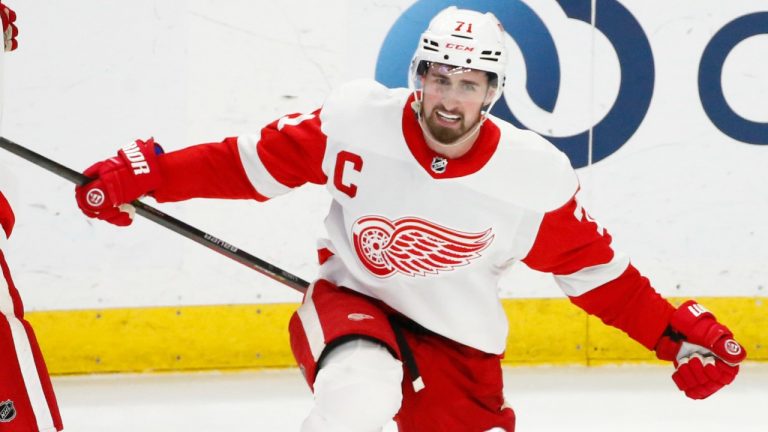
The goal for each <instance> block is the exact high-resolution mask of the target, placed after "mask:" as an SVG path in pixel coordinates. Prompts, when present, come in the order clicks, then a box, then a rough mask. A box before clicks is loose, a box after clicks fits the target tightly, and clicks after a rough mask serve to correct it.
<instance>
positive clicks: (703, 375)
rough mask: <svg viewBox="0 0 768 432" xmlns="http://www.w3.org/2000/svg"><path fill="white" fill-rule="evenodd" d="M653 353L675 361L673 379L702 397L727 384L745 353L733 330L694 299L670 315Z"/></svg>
mask: <svg viewBox="0 0 768 432" xmlns="http://www.w3.org/2000/svg"><path fill="white" fill-rule="evenodd" d="M656 356H657V357H658V358H660V359H662V360H669V361H672V362H674V364H675V369H676V370H675V373H674V374H672V380H673V381H674V382H675V384H677V387H678V388H679V389H680V390H682V391H683V392H685V395H686V396H688V397H689V398H691V399H705V398H707V397H709V396H710V395H711V394H713V393H715V392H716V391H718V390H720V389H721V388H723V387H724V386H725V385H728V384H730V383H731V382H732V381H733V379H734V378H736V374H737V373H739V363H741V362H742V361H743V360H744V359H745V358H746V357H747V352H746V351H745V350H744V348H743V347H742V346H741V345H740V344H739V343H738V342H736V341H735V340H734V339H733V333H731V331H730V330H728V328H727V327H726V326H724V325H722V324H720V323H719V322H717V319H715V316H714V315H713V314H712V313H711V312H709V311H708V310H707V309H705V308H704V307H703V306H701V305H700V304H698V303H696V302H695V301H693V300H688V301H687V302H685V303H683V304H682V305H680V307H679V308H677V310H676V311H675V312H674V313H673V314H672V317H671V319H670V323H669V328H668V329H667V331H666V332H665V333H664V335H663V336H662V337H661V339H659V342H658V343H657V345H656Z"/></svg>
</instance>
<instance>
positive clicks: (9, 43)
mask: <svg viewBox="0 0 768 432" xmlns="http://www.w3.org/2000/svg"><path fill="white" fill-rule="evenodd" d="M0 18H2V21H3V42H4V44H3V45H4V47H5V51H13V50H15V49H16V48H17V47H18V46H19V43H18V42H17V41H16V36H18V35H19V29H18V28H16V24H14V22H15V21H16V12H14V11H12V10H11V9H9V8H8V7H7V6H6V5H4V4H2V3H0Z"/></svg>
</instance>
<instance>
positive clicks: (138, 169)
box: [122, 142, 150, 175]
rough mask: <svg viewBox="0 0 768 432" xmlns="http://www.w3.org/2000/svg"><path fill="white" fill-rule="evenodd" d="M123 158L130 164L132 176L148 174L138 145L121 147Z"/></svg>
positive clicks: (147, 165)
mask: <svg viewBox="0 0 768 432" xmlns="http://www.w3.org/2000/svg"><path fill="white" fill-rule="evenodd" d="M122 150H123V153H125V158H126V159H128V160H129V161H130V162H131V167H132V168H133V175H139V174H149V171H150V170H149V164H148V163H147V160H146V159H145V158H144V155H143V154H142V153H141V149H140V148H139V144H138V143H136V142H132V143H130V144H127V145H125V146H123V147H122Z"/></svg>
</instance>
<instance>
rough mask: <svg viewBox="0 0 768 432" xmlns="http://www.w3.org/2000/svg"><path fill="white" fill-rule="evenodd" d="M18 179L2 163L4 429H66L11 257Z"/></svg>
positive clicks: (1, 10)
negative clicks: (13, 276)
mask: <svg viewBox="0 0 768 432" xmlns="http://www.w3.org/2000/svg"><path fill="white" fill-rule="evenodd" d="M0 17H2V22H3V33H4V46H5V51H13V50H15V49H16V47H17V46H18V43H17V41H16V36H17V34H18V30H17V28H16V25H15V24H14V21H15V20H16V14H15V13H14V12H13V11H12V10H11V9H9V8H8V7H6V6H5V5H3V4H2V3H0ZM13 190H14V187H13V179H12V177H11V174H10V172H8V170H7V169H6V168H5V167H3V164H2V163H0V269H1V270H2V275H0V365H2V367H0V432H20V431H24V432H37V431H57V430H62V424H61V416H60V415H59V408H58V405H57V403H56V396H55V395H54V393H53V387H52V386H51V379H50V377H49V376H48V370H47V369H46V366H45V361H44V360H43V356H42V354H41V352H40V347H39V346H38V344H37V339H36V338H35V333H34V331H33V330H32V326H30V324H29V322H27V321H26V320H25V319H24V306H23V305H22V303H21V298H20V297H19V292H18V291H17V290H16V287H15V286H14V284H13V280H12V279H11V272H10V269H9V268H8V263H7V261H6V251H7V247H8V241H9V237H10V236H11V232H12V231H13V226H14V223H15V221H16V219H15V216H14V213H13V209H12V208H11V204H12V202H13V198H12V195H13V193H12V192H13Z"/></svg>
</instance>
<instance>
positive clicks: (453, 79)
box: [422, 64, 490, 144]
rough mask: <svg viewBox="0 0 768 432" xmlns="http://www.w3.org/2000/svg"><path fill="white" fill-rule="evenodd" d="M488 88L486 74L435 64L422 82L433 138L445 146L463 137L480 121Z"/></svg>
mask: <svg viewBox="0 0 768 432" xmlns="http://www.w3.org/2000/svg"><path fill="white" fill-rule="evenodd" d="M488 87H489V86H488V75H487V74H486V73H485V72H483V71H478V70H473V69H466V68H460V67H458V68H457V67H454V66H446V65H441V64H432V65H431V66H430V67H429V68H428V69H427V72H426V74H425V75H424V77H423V83H422V88H423V90H422V99H423V100H422V108H423V110H424V111H423V115H424V120H425V122H426V124H427V127H429V130H430V132H431V133H432V135H433V136H434V137H435V138H437V139H438V140H439V141H441V142H443V143H445V144H450V143H453V142H455V141H456V140H458V139H459V138H461V137H462V136H463V135H464V134H465V133H466V132H467V131H469V130H470V129H471V128H472V127H473V126H474V125H475V124H477V122H478V121H480V110H481V108H482V107H483V105H485V104H487V103H488V99H489V93H490V92H489V91H488V90H489V88H488Z"/></svg>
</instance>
